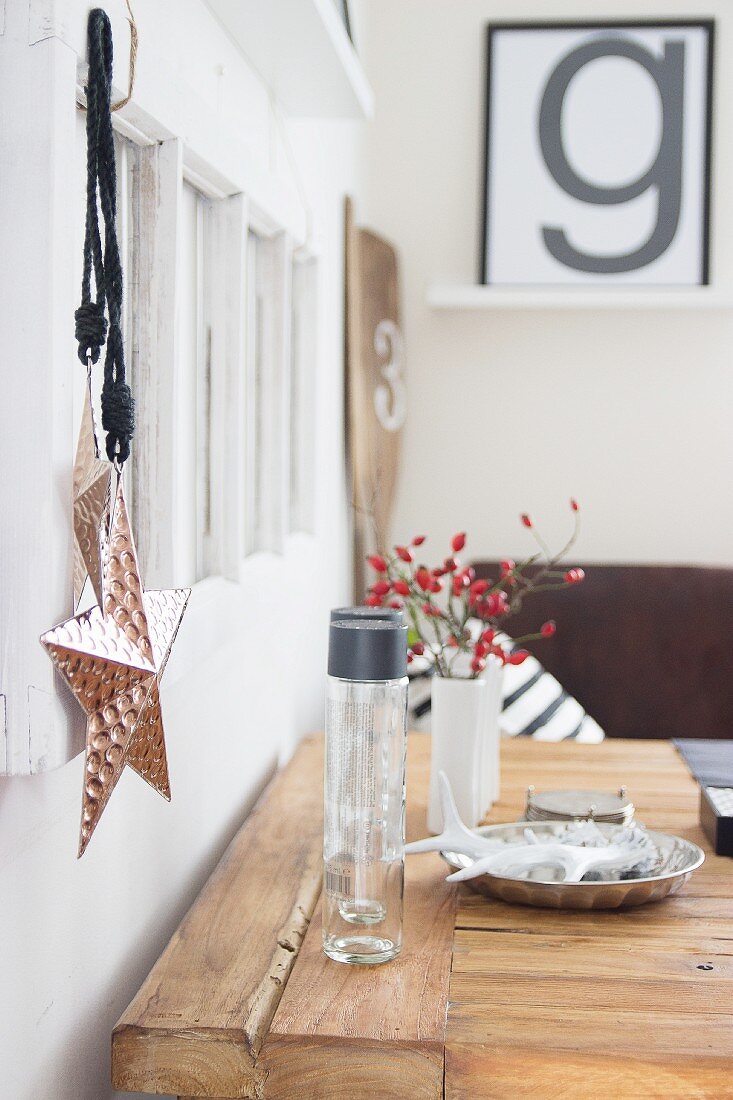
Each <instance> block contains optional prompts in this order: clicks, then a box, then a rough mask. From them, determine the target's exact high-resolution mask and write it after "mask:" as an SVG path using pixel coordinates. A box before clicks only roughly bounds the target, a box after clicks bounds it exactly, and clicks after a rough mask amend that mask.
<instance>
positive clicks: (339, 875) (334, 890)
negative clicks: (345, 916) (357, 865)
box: [324, 860, 354, 900]
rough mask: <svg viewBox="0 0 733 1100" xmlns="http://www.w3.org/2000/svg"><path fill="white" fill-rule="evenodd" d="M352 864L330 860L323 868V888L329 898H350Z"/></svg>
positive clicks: (351, 890)
mask: <svg viewBox="0 0 733 1100" xmlns="http://www.w3.org/2000/svg"><path fill="white" fill-rule="evenodd" d="M353 870H354V868H353V865H352V864H351V863H347V862H338V861H337V860H330V861H329V862H328V863H327V864H326V866H325V868H324V889H325V891H326V893H327V894H328V896H329V897H331V898H343V899H344V900H346V899H348V898H350V897H351V896H352V894H353Z"/></svg>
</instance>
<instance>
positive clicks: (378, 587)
mask: <svg viewBox="0 0 733 1100" xmlns="http://www.w3.org/2000/svg"><path fill="white" fill-rule="evenodd" d="M391 587H392V586H391V584H390V583H389V581H377V583H376V584H373V585H372V588H371V590H372V592H373V593H374V595H375V596H386V595H387V593H388V592H389V590H390V588H391Z"/></svg>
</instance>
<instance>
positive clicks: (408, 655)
mask: <svg viewBox="0 0 733 1100" xmlns="http://www.w3.org/2000/svg"><path fill="white" fill-rule="evenodd" d="M407 663H408V665H411V664H412V654H411V653H410V651H409V649H408V651H407Z"/></svg>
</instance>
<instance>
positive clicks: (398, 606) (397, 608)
mask: <svg viewBox="0 0 733 1100" xmlns="http://www.w3.org/2000/svg"><path fill="white" fill-rule="evenodd" d="M387 606H388V607H393V608H394V609H395V611H401V610H402V604H401V603H400V601H399V600H390V601H389V604H388V605H387Z"/></svg>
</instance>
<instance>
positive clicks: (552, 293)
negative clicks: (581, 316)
mask: <svg viewBox="0 0 733 1100" xmlns="http://www.w3.org/2000/svg"><path fill="white" fill-rule="evenodd" d="M427 301H428V305H429V306H431V307H432V308H433V309H448V310H466V309H472V310H476V309H535V310H536V309H731V308H733V293H731V292H727V291H726V292H724V291H721V290H719V289H718V288H717V287H712V286H700V287H679V288H677V287H663V288H661V289H660V288H659V287H642V286H635V287H621V286H619V287H584V286H576V287H504V286H478V285H469V284H465V285H463V284H455V283H433V284H432V285H431V286H429V287H428V294H427Z"/></svg>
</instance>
